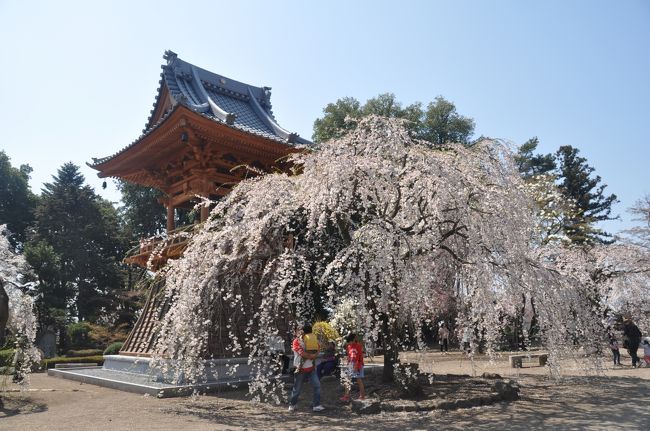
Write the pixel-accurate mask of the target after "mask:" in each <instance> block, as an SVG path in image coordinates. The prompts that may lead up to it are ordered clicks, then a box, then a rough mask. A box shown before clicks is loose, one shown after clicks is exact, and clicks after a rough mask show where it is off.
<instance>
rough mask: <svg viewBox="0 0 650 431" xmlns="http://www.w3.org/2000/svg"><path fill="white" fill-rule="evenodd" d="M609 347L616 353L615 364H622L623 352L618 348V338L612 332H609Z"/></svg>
mask: <svg viewBox="0 0 650 431" xmlns="http://www.w3.org/2000/svg"><path fill="white" fill-rule="evenodd" d="M609 348H610V349H612V354H613V355H614V366H616V365H621V352H620V350H619V349H618V340H616V338H615V337H614V335H613V334H611V333H610V334H609Z"/></svg>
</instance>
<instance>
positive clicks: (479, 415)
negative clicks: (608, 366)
mask: <svg viewBox="0 0 650 431" xmlns="http://www.w3.org/2000/svg"><path fill="white" fill-rule="evenodd" d="M519 382H520V385H521V399H520V400H519V401H514V402H501V403H497V404H494V405H491V406H483V407H475V408H470V409H460V410H453V411H433V412H426V413H390V414H388V413H386V414H379V415H370V416H359V415H357V414H355V413H352V412H351V411H350V409H349V407H348V406H344V405H341V404H337V403H336V402H335V401H332V400H333V399H336V398H335V397H333V396H331V394H335V395H337V396H338V395H340V394H339V392H340V388H339V387H338V384H337V382H335V381H328V382H324V384H323V394H324V401H323V404H324V405H325V406H326V407H327V408H328V409H327V410H326V411H325V412H323V413H318V414H314V413H312V412H311V409H310V398H311V390H310V388H307V389H306V390H305V392H304V393H303V394H302V396H301V400H300V402H299V404H298V411H297V412H293V413H290V412H288V411H287V410H286V406H285V405H282V406H274V405H269V404H252V403H250V402H247V401H243V400H242V398H243V397H244V394H245V391H234V392H230V393H225V394H222V395H221V396H220V397H219V398H217V397H214V396H204V397H198V398H195V399H186V400H183V401H182V402H181V403H178V404H176V405H173V406H169V407H167V408H166V409H164V410H163V411H164V412H165V413H167V414H173V415H180V416H185V417H193V418H196V419H201V420H204V421H209V422H211V423H214V424H219V425H225V426H228V427H244V428H255V429H272V428H284V429H298V428H300V429H312V428H313V429H324V428H326V429H368V427H369V426H371V427H372V429H376V430H391V429H400V430H408V429H429V428H432V427H435V426H439V427H444V428H445V429H463V430H465V429H468V428H470V427H471V429H472V430H473V431H476V430H494V429H501V430H529V429H554V430H568V429H607V428H623V429H647V424H648V420H649V419H650V409H649V408H648V406H647V398H646V397H647V394H648V393H650V381H649V380H643V379H637V378H634V377H570V378H565V379H563V380H561V381H559V382H558V381H553V380H550V379H549V378H547V377H544V376H525V377H522V378H520V379H519ZM327 392H329V393H330V394H327ZM224 395H225V398H224ZM325 400H327V401H325Z"/></svg>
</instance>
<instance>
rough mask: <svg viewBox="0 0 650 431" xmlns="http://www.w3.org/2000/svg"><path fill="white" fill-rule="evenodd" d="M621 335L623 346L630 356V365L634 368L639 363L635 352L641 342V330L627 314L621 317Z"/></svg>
mask: <svg viewBox="0 0 650 431" xmlns="http://www.w3.org/2000/svg"><path fill="white" fill-rule="evenodd" d="M623 336H624V340H623V343H624V344H623V347H625V348H627V353H629V355H630V357H631V358H632V367H633V368H636V367H638V366H639V365H641V364H640V361H639V357H638V356H637V353H636V351H637V350H639V344H640V343H641V330H640V329H639V327H638V326H636V325H635V324H634V322H633V321H632V319H631V318H630V317H629V316H628V317H625V319H623Z"/></svg>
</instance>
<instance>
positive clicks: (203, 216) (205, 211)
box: [201, 205, 210, 223]
mask: <svg viewBox="0 0 650 431" xmlns="http://www.w3.org/2000/svg"><path fill="white" fill-rule="evenodd" d="M209 215H210V208H208V206H207V205H201V223H203V222H204V221H206V220H207V219H208V216H209Z"/></svg>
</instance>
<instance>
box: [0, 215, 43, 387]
mask: <svg viewBox="0 0 650 431" xmlns="http://www.w3.org/2000/svg"><path fill="white" fill-rule="evenodd" d="M8 236H9V232H8V230H7V226H6V225H0V346H2V344H3V343H4V335H5V326H6V328H8V329H9V330H10V331H11V332H12V335H13V337H14V338H15V346H14V347H15V349H16V353H15V358H14V364H15V371H14V373H15V376H16V379H17V380H18V381H19V382H21V383H27V382H28V381H27V379H26V377H27V376H28V374H29V372H30V370H31V367H32V365H33V364H34V363H36V362H38V361H39V360H40V353H39V351H38V349H37V348H36V346H35V345H34V340H35V338H36V328H37V322H36V316H35V315H34V300H33V298H32V297H31V296H29V295H27V294H26V293H25V292H26V291H27V290H29V288H30V287H31V283H26V282H25V275H27V273H29V272H30V269H29V267H28V265H27V262H26V261H25V259H24V258H23V256H22V255H20V254H17V253H15V251H14V247H13V246H12V245H11V244H10V242H9V239H8Z"/></svg>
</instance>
